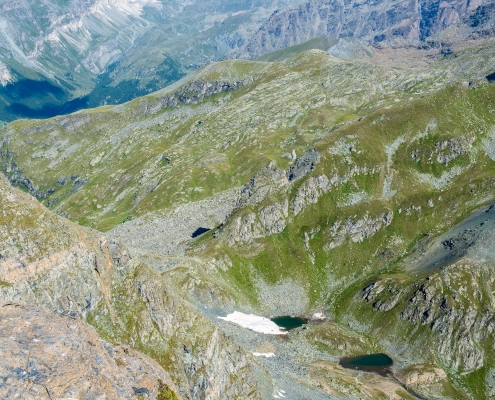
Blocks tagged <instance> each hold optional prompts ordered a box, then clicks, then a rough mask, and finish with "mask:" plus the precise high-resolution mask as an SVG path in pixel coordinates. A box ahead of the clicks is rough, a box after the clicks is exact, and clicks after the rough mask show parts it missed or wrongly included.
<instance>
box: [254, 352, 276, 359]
mask: <svg viewBox="0 0 495 400" xmlns="http://www.w3.org/2000/svg"><path fill="white" fill-rule="evenodd" d="M253 356H256V357H266V358H270V357H275V353H257V352H253Z"/></svg>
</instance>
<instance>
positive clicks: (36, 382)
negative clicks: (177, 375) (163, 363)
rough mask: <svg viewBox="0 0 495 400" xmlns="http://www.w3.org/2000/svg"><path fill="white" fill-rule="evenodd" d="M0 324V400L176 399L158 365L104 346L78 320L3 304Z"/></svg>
mask: <svg viewBox="0 0 495 400" xmlns="http://www.w3.org/2000/svg"><path fill="white" fill-rule="evenodd" d="M0 321H1V324H0V353H1V354H2V361H1V362H0V380H1V381H2V384H1V385H0V397H1V398H3V399H12V398H21V399H33V398H36V399H62V398H64V399H65V398H74V399H75V398H77V399H88V400H89V399H96V398H108V399H136V397H137V396H140V398H142V399H157V398H158V399H163V398H166V399H178V397H177V396H176V395H175V391H176V388H175V386H174V384H173V383H172V381H171V380H170V377H169V375H168V374H167V373H166V372H165V371H164V370H163V369H162V367H160V365H158V363H157V362H156V361H154V360H152V359H151V358H149V357H147V356H145V355H143V354H140V353H138V352H137V351H135V350H132V349H130V348H128V347H127V346H115V345H112V344H110V343H108V342H105V341H104V340H102V339H101V338H100V336H99V335H98V334H97V333H96V331H95V330H94V328H92V327H90V326H88V325H87V324H85V323H84V322H82V321H81V320H80V319H76V318H72V317H68V316H62V315H59V314H56V313H53V312H49V311H46V310H44V309H41V308H36V307H27V306H21V305H18V304H14V303H5V304H2V306H1V308H0ZM167 395H168V397H167Z"/></svg>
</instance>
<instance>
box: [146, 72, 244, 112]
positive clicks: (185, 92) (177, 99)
mask: <svg viewBox="0 0 495 400" xmlns="http://www.w3.org/2000/svg"><path fill="white" fill-rule="evenodd" d="M251 83H253V80H252V78H246V79H244V80H243V81H238V82H229V81H216V82H210V81H193V82H190V83H188V84H187V85H185V86H184V87H182V88H180V89H179V90H177V91H176V92H174V93H172V94H169V95H166V96H161V97H158V99H157V100H158V101H157V102H156V103H151V102H150V103H148V104H146V106H144V107H143V108H142V109H141V110H140V112H139V114H145V115H152V114H155V113H156V112H157V111H158V110H160V109H162V108H175V107H177V106H179V105H181V104H189V105H191V104H198V103H201V102H202V101H203V100H204V99H205V98H206V97H208V96H212V95H214V94H217V93H223V92H229V91H231V90H235V89H238V88H240V87H243V86H246V85H250V84H251Z"/></svg>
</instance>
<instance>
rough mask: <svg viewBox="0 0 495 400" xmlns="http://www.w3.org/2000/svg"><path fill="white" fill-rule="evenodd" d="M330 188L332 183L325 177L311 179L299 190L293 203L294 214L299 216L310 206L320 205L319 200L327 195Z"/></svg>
mask: <svg viewBox="0 0 495 400" xmlns="http://www.w3.org/2000/svg"><path fill="white" fill-rule="evenodd" d="M329 188H330V181H329V180H328V178H327V177H326V176H325V175H320V176H318V177H311V178H309V179H308V180H307V181H306V182H304V183H303V184H302V185H301V187H300V188H299V189H298V190H297V193H296V195H295V196H294V200H293V201H292V212H293V213H294V215H297V214H299V213H300V212H301V211H302V210H303V209H304V208H305V207H306V206H307V205H308V204H316V203H318V200H319V198H320V197H321V196H322V195H323V194H324V193H327V192H328V190H329Z"/></svg>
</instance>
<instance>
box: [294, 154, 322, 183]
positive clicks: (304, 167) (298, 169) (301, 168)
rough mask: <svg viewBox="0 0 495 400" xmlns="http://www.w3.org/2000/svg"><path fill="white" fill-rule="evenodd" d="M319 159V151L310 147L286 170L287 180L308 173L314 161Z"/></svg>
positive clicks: (313, 167)
mask: <svg viewBox="0 0 495 400" xmlns="http://www.w3.org/2000/svg"><path fill="white" fill-rule="evenodd" d="M319 160H320V153H319V152H318V150H316V149H311V150H308V151H307V152H305V153H304V154H303V155H301V156H300V157H299V158H298V159H297V160H296V162H295V163H294V165H292V166H291V167H290V168H289V170H288V171H287V179H288V180H289V182H292V181H295V180H297V179H299V178H302V177H303V176H306V175H308V174H309V173H310V172H311V171H313V170H314V169H315V166H316V163H317V162H318V161H319Z"/></svg>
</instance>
